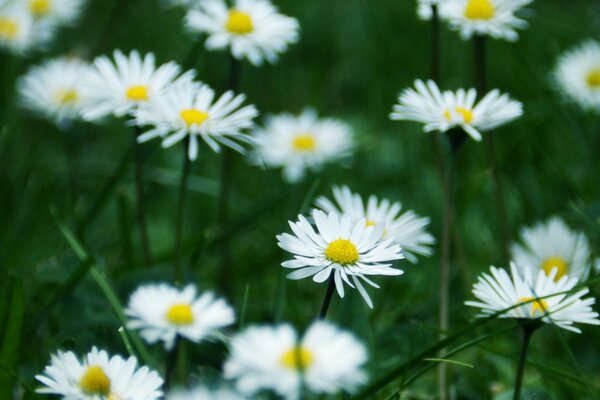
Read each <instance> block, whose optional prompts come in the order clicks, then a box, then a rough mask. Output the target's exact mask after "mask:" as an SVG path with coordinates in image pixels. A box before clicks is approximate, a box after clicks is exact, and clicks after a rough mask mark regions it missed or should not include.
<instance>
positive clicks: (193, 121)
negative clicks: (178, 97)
mask: <svg viewBox="0 0 600 400" xmlns="http://www.w3.org/2000/svg"><path fill="white" fill-rule="evenodd" d="M181 119H183V121H184V122H185V124H186V125H187V126H188V127H190V126H192V125H201V124H202V123H203V122H204V121H206V119H208V114H207V113H205V112H204V111H200V110H196V109H193V108H190V109H188V110H183V111H182V112H181Z"/></svg>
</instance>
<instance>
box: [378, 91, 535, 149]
mask: <svg viewBox="0 0 600 400" xmlns="http://www.w3.org/2000/svg"><path fill="white" fill-rule="evenodd" d="M476 97H477V91H476V90H475V89H469V90H464V89H458V90H457V91H456V92H452V91H449V90H447V91H444V92H441V91H440V89H439V88H438V86H437V85H436V84H435V82H433V81H431V80H429V81H427V83H425V82H423V81H421V80H416V81H415V88H414V89H413V88H407V89H405V90H404V91H403V92H402V93H401V94H400V96H399V97H398V104H396V105H394V110H393V111H392V113H391V114H390V118H391V119H393V120H407V121H415V122H420V123H423V124H425V126H424V127H423V130H424V131H425V132H431V131H439V132H445V131H447V130H449V129H451V128H455V127H460V128H462V129H463V130H464V131H465V132H466V133H467V134H469V136H471V137H472V138H473V139H475V140H478V141H479V140H481V133H480V131H481V132H483V131H488V130H490V129H494V128H496V127H498V126H500V125H504V124H507V123H508V122H510V121H512V120H514V119H516V118H518V117H520V116H521V115H523V105H522V104H521V103H520V102H518V101H515V100H512V99H511V98H510V97H509V96H508V95H507V94H501V93H500V91H499V90H498V89H494V90H492V91H491V92H489V93H488V94H486V95H485V96H484V97H483V98H482V99H481V100H480V101H479V102H477V103H475V99H476Z"/></svg>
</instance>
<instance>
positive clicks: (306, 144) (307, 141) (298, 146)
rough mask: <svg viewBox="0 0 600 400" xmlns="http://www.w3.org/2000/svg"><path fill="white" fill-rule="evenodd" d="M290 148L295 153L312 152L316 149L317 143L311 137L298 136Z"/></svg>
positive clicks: (307, 135) (306, 135)
mask: <svg viewBox="0 0 600 400" xmlns="http://www.w3.org/2000/svg"><path fill="white" fill-rule="evenodd" d="M292 147H294V150H297V151H313V150H314V149H315V148H316V147H317V142H316V141H315V138H314V136H312V135H309V134H304V135H298V136H296V137H295V138H294V141H293V142H292Z"/></svg>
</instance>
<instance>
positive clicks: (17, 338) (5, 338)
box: [0, 275, 25, 399]
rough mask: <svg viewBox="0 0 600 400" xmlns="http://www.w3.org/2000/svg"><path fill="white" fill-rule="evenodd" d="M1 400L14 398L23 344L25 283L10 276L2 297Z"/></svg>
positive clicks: (0, 322) (0, 329)
mask: <svg viewBox="0 0 600 400" xmlns="http://www.w3.org/2000/svg"><path fill="white" fill-rule="evenodd" d="M0 302H1V307H2V309H1V310H0V318H1V319H0V364H2V365H3V366H4V367H5V368H3V369H0V398H2V399H10V398H12V390H13V386H14V384H15V383H16V382H17V378H16V370H17V362H18V358H19V346H20V343H21V331H22V329H23V320H24V313H25V295H24V293H23V282H22V281H21V279H20V278H17V277H15V276H13V275H11V276H9V278H8V280H7V282H6V286H5V288H4V290H3V291H2V296H1V297H0Z"/></svg>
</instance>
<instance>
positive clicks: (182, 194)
mask: <svg viewBox="0 0 600 400" xmlns="http://www.w3.org/2000/svg"><path fill="white" fill-rule="evenodd" d="M188 146H189V137H186V139H185V140H184V141H183V151H182V153H183V158H182V160H181V179H180V181H179V198H178V201H177V216H176V218H175V263H174V270H173V278H174V280H175V283H176V284H180V283H181V282H182V280H183V266H182V265H183V240H182V239H183V216H184V214H185V213H184V211H185V199H186V195H187V179H188V176H189V174H190V166H191V162H190V159H189V157H188Z"/></svg>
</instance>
